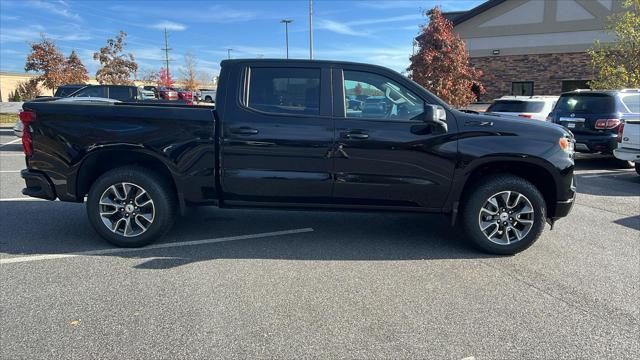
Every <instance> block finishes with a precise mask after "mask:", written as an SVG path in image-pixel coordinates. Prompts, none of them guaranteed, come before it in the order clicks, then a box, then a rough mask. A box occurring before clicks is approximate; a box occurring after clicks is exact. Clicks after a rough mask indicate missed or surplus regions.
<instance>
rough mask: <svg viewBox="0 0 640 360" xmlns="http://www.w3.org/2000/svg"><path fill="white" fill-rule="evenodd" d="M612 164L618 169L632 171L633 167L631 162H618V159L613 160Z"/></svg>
mask: <svg viewBox="0 0 640 360" xmlns="http://www.w3.org/2000/svg"><path fill="white" fill-rule="evenodd" d="M613 164H614V165H615V167H617V168H618V169H633V167H634V165H635V164H634V162H633V161H627V160H620V159H618V158H613Z"/></svg>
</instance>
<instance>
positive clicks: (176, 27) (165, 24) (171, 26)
mask: <svg viewBox="0 0 640 360" xmlns="http://www.w3.org/2000/svg"><path fill="white" fill-rule="evenodd" d="M149 27H150V28H152V29H159V30H164V29H167V30H171V31H183V30H186V29H187V26H186V25H183V24H179V23H177V22H173V21H166V20H165V21H161V22H159V23H157V24H154V25H150V26H149Z"/></svg>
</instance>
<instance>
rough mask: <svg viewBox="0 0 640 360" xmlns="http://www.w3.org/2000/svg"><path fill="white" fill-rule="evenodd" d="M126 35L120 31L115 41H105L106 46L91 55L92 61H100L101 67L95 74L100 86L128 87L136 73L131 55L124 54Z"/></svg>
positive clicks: (135, 66)
mask: <svg viewBox="0 0 640 360" xmlns="http://www.w3.org/2000/svg"><path fill="white" fill-rule="evenodd" d="M125 37H127V33H125V32H124V31H120V34H118V36H117V37H116V38H115V39H107V46H105V47H102V48H100V51H99V52H96V53H93V58H94V60H98V61H100V65H102V67H101V68H100V69H99V70H98V72H97V73H96V80H98V82H99V83H100V84H112V85H130V84H133V81H132V80H131V77H132V75H134V74H135V73H136V72H137V71H138V64H137V63H136V61H135V59H134V57H133V54H131V53H124V48H125V46H126V43H125V42H124V39H125Z"/></svg>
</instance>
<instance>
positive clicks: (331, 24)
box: [316, 19, 369, 36]
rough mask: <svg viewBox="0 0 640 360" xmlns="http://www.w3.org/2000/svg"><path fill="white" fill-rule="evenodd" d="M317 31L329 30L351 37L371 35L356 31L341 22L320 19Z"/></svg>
mask: <svg viewBox="0 0 640 360" xmlns="http://www.w3.org/2000/svg"><path fill="white" fill-rule="evenodd" d="M316 29H319V30H329V31H332V32H335V33H338V34H343V35H351V36H366V35H369V33H368V32H365V31H358V30H355V29H353V28H352V27H351V26H349V25H348V24H346V23H341V22H337V21H333V20H327V19H320V20H319V21H318V22H317V25H316Z"/></svg>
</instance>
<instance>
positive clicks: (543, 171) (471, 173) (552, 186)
mask: <svg viewBox="0 0 640 360" xmlns="http://www.w3.org/2000/svg"><path fill="white" fill-rule="evenodd" d="M552 168H553V167H552V165H551V164H546V163H545V160H543V159H536V158H523V159H513V158H489V159H484V160H483V161H479V162H478V163H476V164H474V166H473V167H471V168H468V169H467V171H466V172H465V176H464V177H463V179H462V181H461V185H460V186H458V188H459V189H460V190H459V191H458V192H457V194H456V196H455V199H456V200H455V204H456V205H454V207H453V208H454V212H457V207H458V204H460V203H463V202H464V201H465V198H466V197H467V196H468V195H469V194H470V193H471V191H472V190H473V185H474V184H475V183H477V182H478V181H479V180H480V179H481V178H482V177H486V176H488V175H494V174H499V173H505V174H511V175H515V176H518V177H521V178H523V179H525V180H527V181H529V182H531V183H532V184H533V185H534V186H535V187H536V188H537V189H538V190H539V191H540V193H541V194H542V197H543V198H544V201H545V205H546V208H547V217H549V218H551V217H553V215H554V214H553V211H554V210H555V207H556V206H555V204H556V201H557V199H558V189H557V180H556V177H555V176H554V172H553V170H552Z"/></svg>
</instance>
